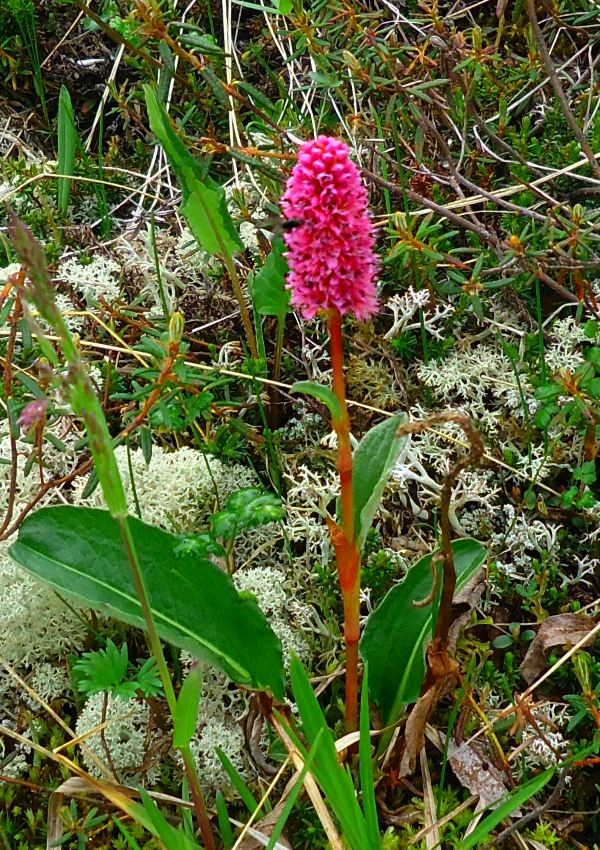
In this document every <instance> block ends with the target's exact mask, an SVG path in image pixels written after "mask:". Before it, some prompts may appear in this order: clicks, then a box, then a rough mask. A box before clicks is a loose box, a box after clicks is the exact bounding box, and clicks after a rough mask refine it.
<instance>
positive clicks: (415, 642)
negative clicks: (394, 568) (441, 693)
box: [360, 539, 487, 726]
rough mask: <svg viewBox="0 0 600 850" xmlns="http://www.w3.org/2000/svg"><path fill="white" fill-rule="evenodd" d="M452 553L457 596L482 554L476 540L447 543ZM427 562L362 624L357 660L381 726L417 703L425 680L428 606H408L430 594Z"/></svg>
mask: <svg viewBox="0 0 600 850" xmlns="http://www.w3.org/2000/svg"><path fill="white" fill-rule="evenodd" d="M452 552H453V554H454V568H455V570H456V576H457V581H456V590H457V591H458V590H460V589H461V587H464V585H465V584H466V583H467V581H468V580H469V579H470V578H471V576H472V575H474V573H475V572H476V571H477V570H478V569H479V567H480V566H481V564H482V563H483V562H484V560H485V557H486V554H487V550H486V549H485V547H484V546H482V545H481V543H478V542H477V541H476V540H471V539H464V540H455V541H454V542H453V543H452ZM431 558H432V555H426V556H425V557H424V558H421V560H420V561H418V562H417V563H416V564H415V565H414V567H411V568H410V570H409V571H408V574H407V576H406V578H405V579H404V581H403V582H402V583H401V584H397V585H396V586H395V587H393V588H392V589H391V590H390V591H389V592H388V593H387V594H386V596H385V597H384V599H383V601H382V603H381V605H380V606H379V607H378V608H377V609H376V610H375V611H374V612H373V613H372V614H371V616H370V617H369V619H368V620H367V625H366V626H365V630H364V632H363V636H362V640H361V642H360V654H361V656H362V657H363V658H364V660H365V661H366V662H368V665H369V686H370V690H371V696H372V698H373V700H374V701H375V702H376V703H377V705H378V706H379V708H380V709H381V713H382V715H383V719H384V725H385V726H388V725H390V724H391V723H394V722H395V721H396V720H397V719H398V717H399V716H400V713H401V711H402V709H403V706H404V705H406V704H408V703H411V702H415V701H416V700H417V699H418V698H419V693H420V691H421V685H422V684H423V679H424V678H425V647H426V645H427V643H428V641H429V640H430V638H431V635H432V630H433V613H432V606H431V605H429V606H427V607H425V608H415V607H414V605H413V604H412V603H413V602H415V601H419V600H421V599H425V598H427V596H429V594H430V593H431V590H432V588H433V577H432V575H431Z"/></svg>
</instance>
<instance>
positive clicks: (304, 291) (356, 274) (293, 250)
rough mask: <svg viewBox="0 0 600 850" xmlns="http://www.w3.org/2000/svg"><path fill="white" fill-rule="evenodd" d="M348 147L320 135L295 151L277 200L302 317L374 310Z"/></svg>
mask: <svg viewBox="0 0 600 850" xmlns="http://www.w3.org/2000/svg"><path fill="white" fill-rule="evenodd" d="M348 154H349V150H348V146H347V145H346V144H345V143H344V142H342V141H341V140H339V139H333V138H330V137H329V136H319V137H318V138H317V139H315V140H313V141H309V142H306V143H305V144H304V145H302V147H301V148H300V151H299V153H298V162H297V164H296V165H295V166H294V168H293V170H292V174H291V177H290V179H289V180H288V183H287V186H286V191H285V194H284V196H283V198H282V201H281V206H282V209H283V214H284V216H285V218H286V219H287V220H288V221H289V222H292V223H293V224H294V225H296V226H294V227H293V228H292V229H291V230H290V231H288V232H287V233H286V236H285V241H286V244H287V247H288V252H287V254H286V257H287V260H288V263H289V266H290V270H291V271H290V274H289V276H288V288H289V289H291V291H292V304H294V306H296V307H298V308H299V309H300V311H301V312H302V315H303V316H304V317H305V318H306V319H311V318H312V317H313V316H314V315H315V313H316V312H317V311H318V310H330V309H335V310H339V312H340V313H341V314H342V315H344V314H345V313H350V312H351V313H354V315H355V316H356V318H357V319H368V318H370V317H371V316H372V315H374V313H375V312H376V311H377V300H376V296H375V282H374V276H375V270H376V265H377V263H376V259H375V254H374V253H373V242H374V240H373V230H372V226H371V222H370V220H369V217H368V214H367V193H366V190H365V187H364V186H363V184H362V181H361V178H360V173H359V171H358V168H357V167H356V165H354V163H353V162H351V160H350V159H349V158H348Z"/></svg>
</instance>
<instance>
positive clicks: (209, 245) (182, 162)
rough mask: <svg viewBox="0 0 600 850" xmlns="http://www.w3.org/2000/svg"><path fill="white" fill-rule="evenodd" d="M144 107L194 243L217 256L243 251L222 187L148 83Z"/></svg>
mask: <svg viewBox="0 0 600 850" xmlns="http://www.w3.org/2000/svg"><path fill="white" fill-rule="evenodd" d="M144 93H145V95H146V108H147V110H148V118H149V121H150V127H151V129H152V132H153V133H154V135H155V136H156V138H157V139H158V141H159V142H160V144H161V147H162V148H163V150H164V152H165V154H166V155H167V158H168V160H169V163H170V165H171V168H172V169H173V171H174V172H175V176H176V177H177V180H178V181H179V185H180V186H181V191H182V193H183V203H182V206H181V213H182V215H183V216H184V217H185V219H186V221H187V223H188V225H189V228H190V230H191V231H192V233H193V235H194V238H195V239H196V240H197V242H198V244H199V245H200V246H201V247H202V248H203V249H204V250H205V251H207V252H208V253H209V254H216V255H218V256H220V257H225V256H229V255H231V254H234V253H235V252H236V251H243V250H244V246H243V244H242V242H241V240H240V237H239V235H238V233H237V230H236V229H235V226H234V224H233V221H232V219H231V216H230V215H229V211H228V209H227V203H226V200H225V192H224V191H223V189H222V188H221V187H220V186H219V185H218V183H215V182H214V180H211V179H210V178H209V177H208V176H207V175H206V174H204V173H203V169H202V167H201V165H200V163H199V162H198V160H196V159H195V158H194V157H193V156H192V154H191V153H190V152H189V151H188V149H187V148H186V146H185V144H184V143H183V142H182V140H181V139H180V138H179V136H178V135H177V133H175V131H174V130H173V128H172V127H171V124H170V123H169V116H168V115H167V113H166V111H165V109H164V107H163V105H162V104H161V103H160V102H159V101H158V98H157V97H156V93H155V92H154V91H153V90H152V89H151V88H150V86H144Z"/></svg>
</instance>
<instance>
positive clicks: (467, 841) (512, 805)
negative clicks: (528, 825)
mask: <svg viewBox="0 0 600 850" xmlns="http://www.w3.org/2000/svg"><path fill="white" fill-rule="evenodd" d="M556 770H557V768H556V767H549V768H548V769H547V770H544V771H543V772H542V773H540V774H539V775H538V776H536V777H534V778H533V779H531V780H530V781H529V782H526V783H525V784H524V785H521V787H520V788H517V790H516V791H514V792H513V793H512V794H510V796H509V797H508V798H507V799H506V800H505V801H504V802H503V803H501V804H500V805H499V806H498V808H497V809H494V811H493V812H490V814H489V815H488V816H487V817H486V818H484V819H483V820H482V821H481V823H480V824H479V825H478V826H477V827H476V828H475V829H474V830H473V832H472V833H471V834H470V835H468V836H467V837H466V838H464V839H463V840H462V841H461V842H460V844H459V845H458V850H471V847H475V845H477V844H479V842H480V841H483V839H484V838H486V836H488V835H489V834H490V832H491V831H492V830H493V829H494V828H495V827H497V826H498V824H499V823H502V821H503V820H504V819H505V818H507V817H508V816H509V815H510V814H511V813H512V812H514V810H515V809H518V808H519V807H520V806H522V805H523V803H526V802H527V800H529V799H530V797H533V796H534V794H537V793H538V791H541V790H542V788H543V787H544V785H546V784H547V783H548V782H549V781H550V780H551V779H552V777H553V776H554V774H555V773H556Z"/></svg>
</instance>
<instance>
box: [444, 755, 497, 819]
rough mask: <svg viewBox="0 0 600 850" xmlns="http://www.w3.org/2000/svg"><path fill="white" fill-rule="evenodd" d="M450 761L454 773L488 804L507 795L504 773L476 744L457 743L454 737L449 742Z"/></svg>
mask: <svg viewBox="0 0 600 850" xmlns="http://www.w3.org/2000/svg"><path fill="white" fill-rule="evenodd" d="M448 761H449V762H450V766H451V767H452V770H453V771H454V775H455V776H456V778H457V779H458V781H459V782H460V783H461V785H464V787H465V788H468V789H469V791H470V792H471V794H477V795H478V796H479V799H480V800H481V801H482V803H484V805H486V806H491V805H492V804H493V803H496V802H498V800H500V799H501V798H502V797H504V796H505V795H506V786H505V785H504V774H503V773H502V771H501V770H498V768H497V767H495V766H494V765H493V764H491V763H490V761H489V760H488V759H487V758H485V755H483V754H482V753H480V752H479V751H478V750H477V748H476V746H475V745H470V746H469V745H468V744H461V745H460V746H458V745H457V743H456V741H455V740H454V738H451V739H450V742H449V744H448Z"/></svg>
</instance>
